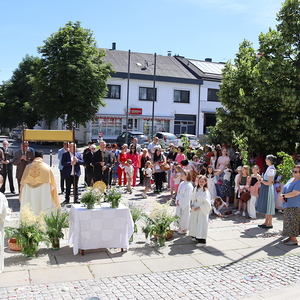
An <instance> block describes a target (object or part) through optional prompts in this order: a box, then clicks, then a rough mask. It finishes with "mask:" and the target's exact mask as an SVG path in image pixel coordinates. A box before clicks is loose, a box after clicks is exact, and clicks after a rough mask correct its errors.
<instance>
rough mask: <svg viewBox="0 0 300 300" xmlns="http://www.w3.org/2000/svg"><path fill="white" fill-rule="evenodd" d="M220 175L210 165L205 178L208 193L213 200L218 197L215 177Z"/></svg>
mask: <svg viewBox="0 0 300 300" xmlns="http://www.w3.org/2000/svg"><path fill="white" fill-rule="evenodd" d="M216 174H218V172H215V170H214V168H213V166H211V165H209V166H208V167H207V170H206V173H205V176H206V178H207V187H208V191H209V193H210V196H211V199H215V198H216V197H217V190H216V185H215V175H216Z"/></svg>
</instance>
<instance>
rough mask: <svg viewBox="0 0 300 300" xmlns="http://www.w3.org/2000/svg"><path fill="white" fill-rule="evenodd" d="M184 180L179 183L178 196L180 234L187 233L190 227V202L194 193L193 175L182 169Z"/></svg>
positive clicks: (177, 211) (177, 209)
mask: <svg viewBox="0 0 300 300" xmlns="http://www.w3.org/2000/svg"><path fill="white" fill-rule="evenodd" d="M181 179H182V182H181V183H180V185H179V188H178V192H177V196H176V206H177V207H176V215H177V216H179V217H180V219H179V229H178V233H179V234H185V233H186V232H187V230H188V228H189V221H190V202H191V197H192V193H193V184H192V182H191V180H192V177H191V174H190V172H189V171H187V170H182V174H181Z"/></svg>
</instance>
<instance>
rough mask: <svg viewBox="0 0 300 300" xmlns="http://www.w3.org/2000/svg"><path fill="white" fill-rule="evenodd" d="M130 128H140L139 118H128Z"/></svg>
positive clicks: (135, 129)
mask: <svg viewBox="0 0 300 300" xmlns="http://www.w3.org/2000/svg"><path fill="white" fill-rule="evenodd" d="M128 130H132V131H137V130H138V120H137V119H133V118H130V119H128Z"/></svg>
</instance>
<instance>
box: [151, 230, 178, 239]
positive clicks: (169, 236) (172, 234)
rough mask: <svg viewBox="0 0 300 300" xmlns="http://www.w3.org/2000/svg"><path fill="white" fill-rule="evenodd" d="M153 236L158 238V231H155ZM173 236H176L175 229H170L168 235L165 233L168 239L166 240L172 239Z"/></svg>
mask: <svg viewBox="0 0 300 300" xmlns="http://www.w3.org/2000/svg"><path fill="white" fill-rule="evenodd" d="M153 236H154V238H155V239H156V240H157V238H158V236H159V235H158V234H156V233H154V234H153ZM173 236H174V230H169V231H168V232H167V233H166V235H165V239H166V240H169V239H171V238H172V237H173Z"/></svg>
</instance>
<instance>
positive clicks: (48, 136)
mask: <svg viewBox="0 0 300 300" xmlns="http://www.w3.org/2000/svg"><path fill="white" fill-rule="evenodd" d="M23 134H24V135H23V140H24V141H36V142H64V141H66V142H73V131H72V130H32V129H25V130H24V132H23Z"/></svg>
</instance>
